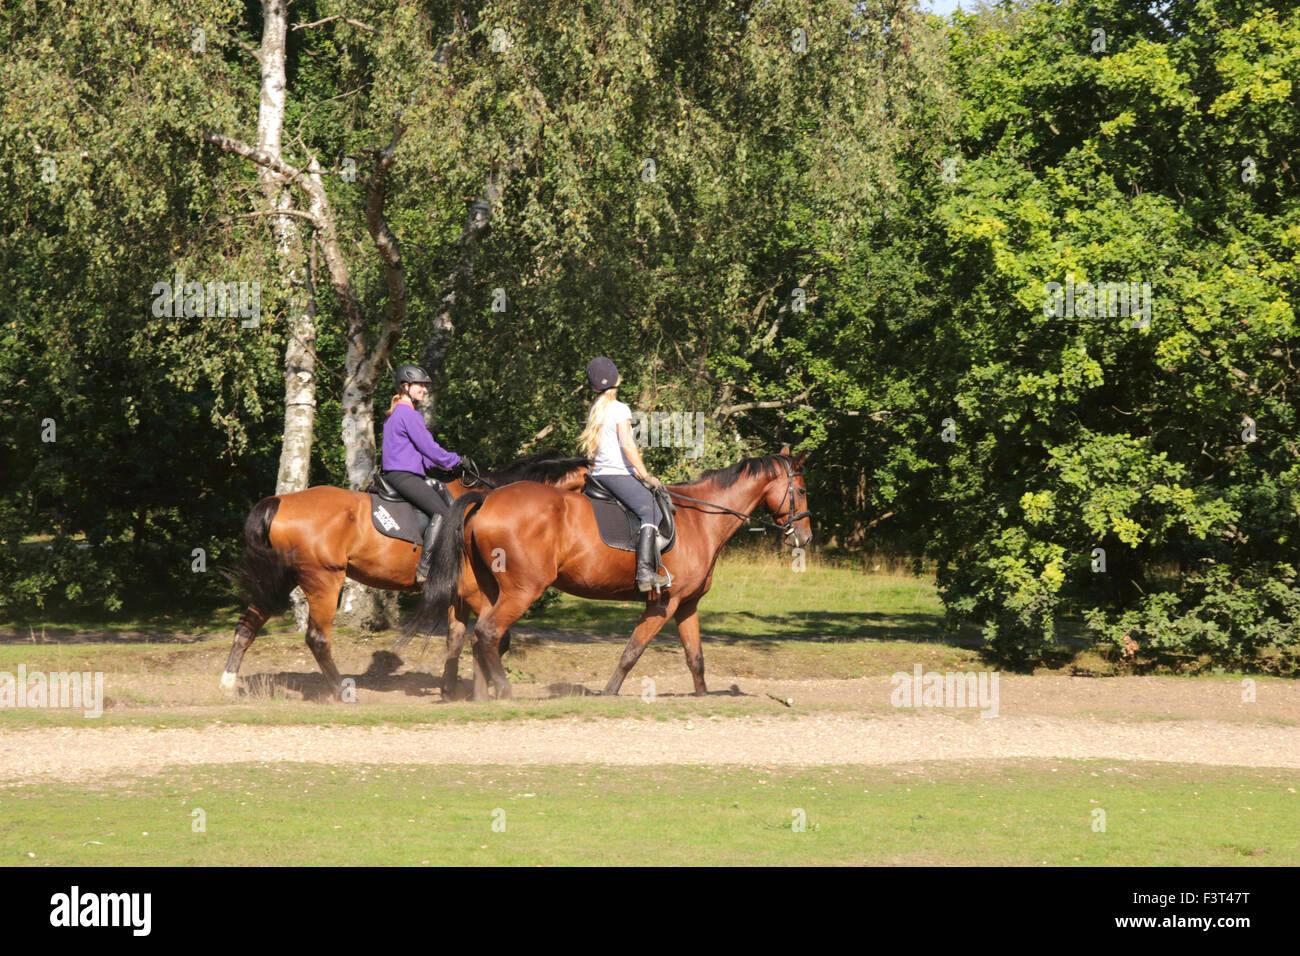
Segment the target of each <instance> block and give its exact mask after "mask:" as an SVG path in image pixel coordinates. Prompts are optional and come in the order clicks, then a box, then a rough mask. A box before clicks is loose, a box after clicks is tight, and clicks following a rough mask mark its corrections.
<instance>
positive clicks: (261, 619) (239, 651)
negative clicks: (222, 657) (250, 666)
mask: <svg viewBox="0 0 1300 956" xmlns="http://www.w3.org/2000/svg"><path fill="white" fill-rule="evenodd" d="M265 623H266V615H265V614H263V613H262V612H261V611H259V610H258V609H257V608H255V607H253V605H251V604H250V605H248V607H247V608H246V609H245V610H244V616H243V617H241V618H240V619H239V623H238V624H236V625H235V643H234V644H233V645H232V646H231V648H230V656H229V657H228V658H226V670H225V672H224V673H223V674H222V675H221V688H222V690H227V691H233V690H234V689H235V683H236V679H237V678H238V676H239V665H240V662H241V661H243V659H244V651H246V650H248V645H250V644H252V643H253V640H254V639H255V638H256V637H257V635H258V632H259V631H261V630H262V625H263V624H265Z"/></svg>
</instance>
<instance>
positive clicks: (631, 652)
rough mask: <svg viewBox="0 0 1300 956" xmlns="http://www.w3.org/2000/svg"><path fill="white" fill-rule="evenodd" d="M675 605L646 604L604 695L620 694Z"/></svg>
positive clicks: (661, 603) (673, 603)
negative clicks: (628, 677)
mask: <svg viewBox="0 0 1300 956" xmlns="http://www.w3.org/2000/svg"><path fill="white" fill-rule="evenodd" d="M675 603H676V602H672V604H668V603H663V602H660V601H655V602H653V603H648V604H646V608H645V611H644V612H642V614H641V620H640V621H639V622H638V623H637V626H636V630H634V631H633V632H632V637H631V639H629V640H628V642H627V647H625V648H623V656H622V657H620V658H619V659H618V666H617V667H615V668H614V673H613V674H611V675H610V677H609V683H608V684H606V685H605V689H604V690H603V691H601V693H602V694H605V695H607V696H613V695H616V694H617V693H618V689H619V688H620V687H622V686H623V679H624V678H625V677H627V672H628V671H630V670H631V669H632V668H633V667H634V666H636V662H637V661H638V660H639V659H640V658H641V652H642V651H644V650H645V648H646V645H647V644H649V643H650V641H651V639H652V638H653V637H654V636H655V635H656V634H658V633H659V628H661V627H663V626H664V624H665V623H666V622H667V620H668V614H669V611H670V610H671V608H672V606H673V605H675Z"/></svg>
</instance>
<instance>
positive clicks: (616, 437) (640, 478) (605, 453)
mask: <svg viewBox="0 0 1300 956" xmlns="http://www.w3.org/2000/svg"><path fill="white" fill-rule="evenodd" d="M618 379H619V375H618V369H617V368H615V366H614V363H613V362H611V361H610V360H609V359H607V358H605V357H604V356H603V355H601V356H598V357H597V358H594V359H592V360H591V361H590V362H589V363H588V364H587V384H588V385H589V386H590V387H591V389H592V391H594V392H596V400H595V401H594V402H592V404H591V411H590V412H589V413H588V415H587V427H586V428H585V429H583V432H582V436H581V437H580V438H579V439H578V443H579V444H580V445H581V446H582V449H583V451H585V452H586V453H587V457H588V458H590V459H592V467H591V475H592V477H593V478H596V479H597V480H598V481H599V482H600V484H601V485H603V486H604V487H606V488H608V489H609V491H610V492H611V493H612V494H613V495H614V496H615V497H617V498H618V500H619V501H621V502H623V504H625V505H627V507H628V508H629V509H631V510H632V511H633V512H634V513H635V514H636V516H637V517H638V518H640V519H641V534H640V537H638V538H637V543H636V586H637V589H638V590H641V591H649V590H651V589H652V588H662V587H663V586H664V585H666V584H667V583H668V578H666V577H665V576H663V575H661V574H659V573H658V572H659V567H658V564H659V562H658V560H657V554H656V551H657V548H656V547H655V535H656V534H657V533H658V524H659V517H660V515H659V508H658V506H657V505H656V504H655V500H654V496H653V495H652V494H650V491H649V489H648V488H647V487H646V485H649V486H650V488H655V489H661V488H663V482H661V481H660V480H659V479H658V478H655V477H654V476H653V475H651V474H650V472H649V470H647V468H646V466H645V462H643V461H642V460H641V452H640V450H639V449H638V448H637V447H636V441H635V440H634V439H633V437H632V424H631V423H632V410H631V409H630V408H628V407H627V406H626V405H624V404H623V403H622V402H620V401H619V400H618ZM642 482H645V484H642Z"/></svg>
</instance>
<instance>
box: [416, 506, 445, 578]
mask: <svg viewBox="0 0 1300 956" xmlns="http://www.w3.org/2000/svg"><path fill="white" fill-rule="evenodd" d="M441 527H442V515H434V516H433V517H432V518H430V519H429V527H427V528H425V529H424V544H423V546H422V547H423V548H424V550H423V551H421V552H420V563H419V564H418V565H417V566H416V568H415V583H416V584H423V583H424V579H425V578H427V577H428V576H429V563H430V562H431V561H432V560H433V540H434V538H436V537H438V529H439V528H441Z"/></svg>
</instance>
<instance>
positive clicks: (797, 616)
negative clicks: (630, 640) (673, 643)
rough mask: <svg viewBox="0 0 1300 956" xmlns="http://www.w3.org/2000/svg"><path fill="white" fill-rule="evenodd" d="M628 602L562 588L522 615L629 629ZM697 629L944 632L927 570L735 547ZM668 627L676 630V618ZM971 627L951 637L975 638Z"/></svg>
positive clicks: (880, 635)
mask: <svg viewBox="0 0 1300 956" xmlns="http://www.w3.org/2000/svg"><path fill="white" fill-rule="evenodd" d="M638 613H639V612H638V609H637V608H636V607H635V606H633V605H632V604H631V603H627V602H614V601H591V600H585V599H583V598H577V597H573V596H572V595H569V594H561V595H560V596H559V599H558V600H557V601H555V603H554V604H552V605H550V606H548V607H546V608H544V609H542V610H540V611H538V612H535V613H534V614H532V615H530V616H529V617H528V618H527V620H526V621H525V622H524V623H525V624H526V625H529V626H536V627H563V628H565V629H567V630H575V631H583V632H587V633H606V634H607V633H622V634H627V633H630V631H631V626H632V625H633V624H634V623H635V621H636V618H637V616H638ZM700 619H701V626H702V630H703V632H704V633H705V634H706V635H708V636H710V637H712V638H714V639H715V640H723V641H725V640H752V639H754V638H775V639H782V640H805V641H861V640H892V641H934V642H944V643H950V642H954V640H953V637H952V636H950V635H945V634H944V633H943V605H942V604H941V602H940V601H939V595H938V592H937V591H936V590H935V587H934V579H933V578H931V577H917V576H915V575H911V574H908V573H906V572H900V571H892V570H886V571H878V572H871V571H869V570H867V569H865V568H864V567H863V566H862V564H861V563H860V562H853V563H841V562H831V561H825V562H819V561H818V560H816V558H815V557H814V558H812V559H809V560H808V561H807V563H806V570H804V571H795V570H793V562H792V561H791V560H790V559H789V558H788V557H786V556H782V555H778V554H774V553H772V552H768V551H765V552H757V551H753V550H739V551H736V552H734V553H728V554H727V555H725V556H724V558H723V559H722V560H721V561H720V562H719V564H718V567H717V569H716V570H715V572H714V576H713V589H712V590H711V591H710V592H709V593H708V594H707V595H705V597H704V599H703V600H702V601H701V602H700ZM668 627H669V628H673V629H675V625H674V624H669V625H668ZM978 640H979V639H978V634H977V632H976V631H975V630H974V629H971V630H969V631H966V632H963V633H962V635H960V636H959V637H958V638H957V640H956V641H955V643H967V644H969V643H978Z"/></svg>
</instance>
